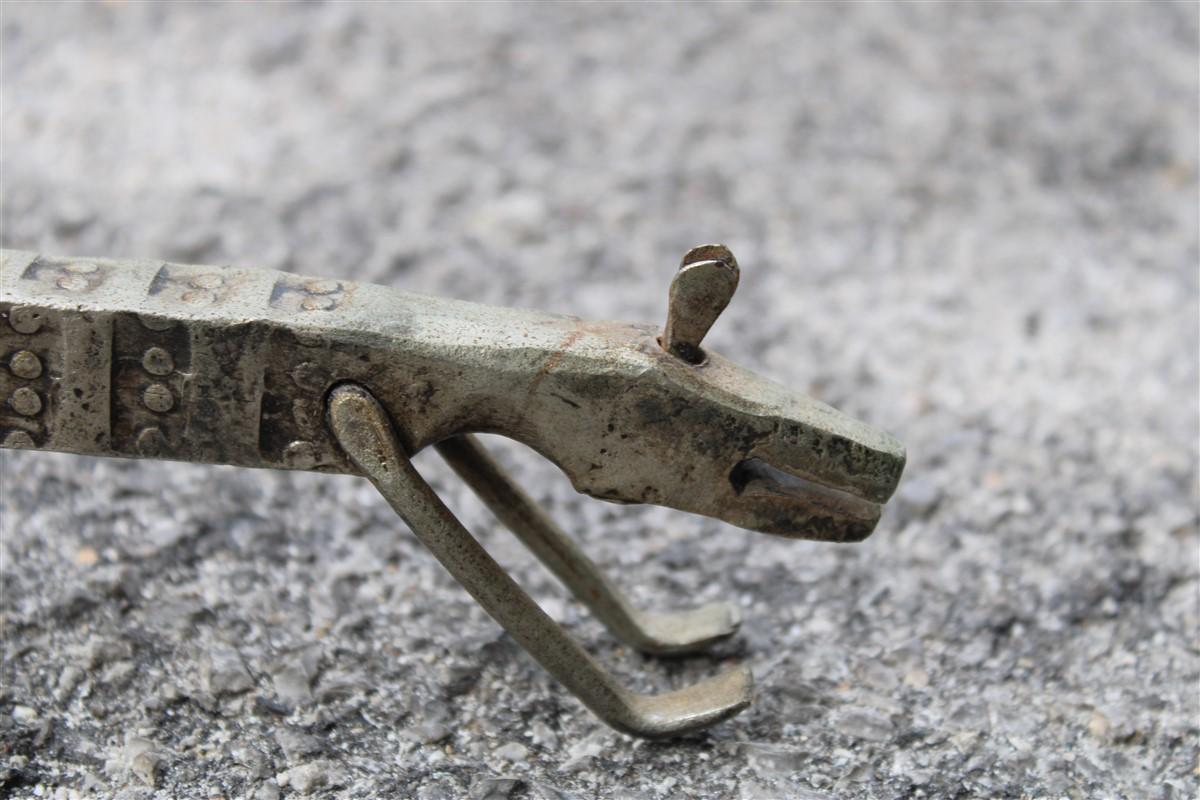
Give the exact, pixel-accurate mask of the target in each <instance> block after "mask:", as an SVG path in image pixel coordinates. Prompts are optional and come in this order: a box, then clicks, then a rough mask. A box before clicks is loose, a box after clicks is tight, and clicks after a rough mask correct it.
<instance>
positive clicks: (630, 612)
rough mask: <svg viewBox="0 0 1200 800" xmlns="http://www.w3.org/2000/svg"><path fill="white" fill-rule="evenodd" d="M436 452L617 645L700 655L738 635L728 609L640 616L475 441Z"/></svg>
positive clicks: (445, 444) (450, 443)
mask: <svg viewBox="0 0 1200 800" xmlns="http://www.w3.org/2000/svg"><path fill="white" fill-rule="evenodd" d="M436 447H437V451H438V452H439V453H441V455H442V458H444V459H446V462H447V463H448V464H449V465H450V466H451V467H452V468H453V469H454V471H455V472H456V473H458V475H459V477H461V478H462V479H463V480H464V481H465V482H466V483H467V485H468V486H470V487H471V488H472V489H473V490H474V491H475V493H476V494H477V495H479V498H480V499H481V500H483V502H484V504H485V505H486V506H487V507H488V508H489V509H491V511H492V513H493V514H495V515H496V518H497V519H499V520H500V521H501V522H502V523H504V525H505V526H506V527H507V528H508V529H509V530H511V531H512V532H513V533H514V534H516V536H517V538H519V539H520V540H521V541H522V542H523V543H524V544H525V546H526V547H528V548H529V550H530V551H532V552H533V554H534V555H535V556H537V557H538V559H540V560H541V561H542V563H544V564H545V565H546V567H547V568H548V569H549V570H550V571H551V572H552V573H554V575H555V577H557V578H558V579H559V580H560V581H562V583H563V584H564V585H565V586H566V587H567V589H569V590H570V591H571V593H572V594H574V595H575V597H576V599H578V600H579V601H580V602H581V603H583V604H584V605H585V606H587V607H588V609H590V610H591V612H592V613H593V614H595V615H596V617H597V618H598V619H599V620H600V621H601V622H602V623H604V625H605V626H606V627H607V628H608V629H609V630H610V631H611V632H612V633H613V635H614V636H616V637H617V638H618V639H620V640H621V641H623V642H625V643H626V644H628V645H629V646H630V647H634V648H636V649H638V650H640V651H642V652H643V653H650V654H653V655H677V654H682V653H691V652H695V651H697V650H701V649H703V648H705V647H707V646H708V645H710V644H712V643H713V642H716V641H719V640H721V639H724V638H726V637H728V636H730V635H732V634H733V633H735V632H736V631H737V629H738V626H739V625H741V622H742V616H741V612H740V610H739V609H738V607H737V606H735V605H733V604H731V603H713V604H710V605H706V606H701V607H700V608H694V609H688V610H681V611H665V612H663V611H658V612H656V611H642V610H640V609H638V608H636V607H634V605H633V604H632V603H630V602H629V600H628V599H627V598H626V597H625V595H624V594H623V593H622V592H621V590H620V589H618V588H617V586H616V585H615V584H614V583H613V582H612V581H611V580H609V579H608V578H607V577H606V576H605V575H604V573H603V572H602V571H601V570H600V568H599V567H598V566H596V563H595V562H594V561H592V560H591V559H590V558H588V556H587V554H586V553H584V552H583V550H581V549H580V547H579V545H577V544H576V543H575V542H574V541H573V540H572V539H571V537H570V536H568V535H567V534H566V533H565V532H564V531H563V530H562V528H560V527H558V525H556V524H555V522H554V520H552V519H551V518H550V517H549V516H548V515H547V514H546V512H545V511H543V510H542V509H541V507H539V506H538V504H537V503H536V502H534V500H533V498H531V497H530V496H529V495H527V494H526V493H525V492H524V491H523V490H522V489H521V487H519V486H517V485H516V483H514V482H513V480H512V478H510V477H509V476H508V473H507V472H505V470H504V468H503V467H501V466H500V465H499V464H498V463H497V462H496V460H495V459H494V458H492V456H491V454H490V453H488V451H487V448H486V447H484V446H483V444H482V443H481V442H480V441H479V440H478V439H476V438H475V437H474V436H470V435H466V436H456V437H454V438H452V439H446V440H444V441H442V442H439V443H438V444H437V445H436Z"/></svg>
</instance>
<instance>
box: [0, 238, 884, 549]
mask: <svg viewBox="0 0 1200 800" xmlns="http://www.w3.org/2000/svg"><path fill="white" fill-rule="evenodd" d="M0 269H2V272H0V275H2V280H3V292H2V293H0V314H2V315H4V316H5V317H6V319H5V320H4V322H5V323H6V324H3V325H0V345H2V351H3V354H4V358H5V359H6V360H7V361H8V362H9V364H10V369H8V370H5V371H3V372H0V381H2V383H0V396H3V397H4V398H7V402H6V404H5V406H4V410H3V411H4V413H3V416H0V437H2V439H0V441H3V442H4V444H5V446H9V447H13V446H17V447H34V448H38V449H45V450H62V451H68V452H73V453H83V454H88V455H102V456H129V457H151V458H165V459H176V460H181V461H195V462H204V463H219V464H235V465H240V466H249V467H268V468H280V469H312V470H318V471H325V472H345V473H357V469H356V468H355V467H354V466H353V464H352V463H351V462H350V461H349V460H348V459H347V458H346V456H345V454H344V453H342V452H341V450H340V449H339V448H338V447H337V446H336V445H335V443H334V442H333V439H332V437H331V436H330V433H329V431H328V428H327V426H326V425H325V423H324V419H323V414H324V411H323V408H324V400H325V395H326V394H327V393H328V391H329V389H330V388H331V387H332V386H333V385H335V384H336V383H338V382H341V381H353V382H356V383H358V384H360V385H362V386H365V387H368V388H369V389H370V391H371V392H372V393H373V394H374V395H375V397H376V398H377V399H378V400H379V402H380V403H381V404H382V405H383V407H384V408H385V409H387V411H388V412H389V413H390V414H392V415H393V416H394V417H395V418H402V419H404V420H406V422H407V425H406V427H405V429H404V430H403V431H401V432H400V437H401V444H402V445H403V446H404V447H405V448H406V450H407V451H408V452H409V453H410V454H411V453H413V452H416V451H417V450H420V449H422V448H423V447H425V446H427V445H430V444H433V443H435V442H437V441H439V440H441V439H444V438H447V437H450V436H453V435H455V434H461V433H467V432H473V431H474V432H480V431H482V432H495V433H500V434H504V435H506V436H510V437H512V438H514V439H518V440H520V441H522V442H524V443H525V444H527V445H529V446H530V447H532V448H534V449H535V450H537V451H538V452H540V453H542V454H543V455H545V456H546V457H548V458H549V459H550V460H552V461H553V462H554V463H555V464H557V465H558V466H559V467H560V468H561V469H562V470H563V471H564V472H566V474H567V475H568V476H570V478H571V481H572V483H573V484H574V486H575V488H576V489H577V490H579V491H581V492H584V493H586V494H589V495H592V496H594V497H598V498H601V499H607V500H615V501H619V502H645V503H654V504H659V505H667V506H671V507H674V508H679V509H682V510H685V511H693V512H696V513H700V514H705V515H708V516H714V517H718V518H721V519H726V520H728V521H730V522H732V523H734V524H736V525H740V526H742V527H746V528H751V529H754V530H761V531H766V532H769V533H778V534H783V535H789V536H801V537H804V538H814V539H825V540H832V541H853V540H857V539H861V538H863V537H864V536H866V535H867V534H869V533H870V531H871V530H872V529H873V528H874V525H875V522H876V520H877V519H878V511H879V504H880V503H882V502H883V501H885V500H886V499H887V498H888V496H889V495H890V494H891V492H892V489H893V488H894V487H895V484H896V482H897V480H898V479H899V476H900V471H901V470H902V468H903V464H904V451H903V448H902V447H901V446H900V445H899V443H897V442H896V441H895V440H894V439H892V438H891V437H889V436H887V435H886V434H883V433H880V432H878V431H876V430H874V429H872V428H870V427H868V426H866V425H864V424H862V423H860V422H858V421H857V420H854V419H852V418H850V417H847V416H845V415H843V414H840V413H838V412H837V411H835V410H833V409H831V408H829V407H828V406H826V405H824V404H822V403H819V402H817V401H815V400H811V399H809V398H805V397H802V396H798V395H794V394H792V393H790V392H788V391H787V390H785V389H783V388H782V387H780V386H777V385H775V384H772V383H770V382H768V381H765V380H763V379H761V378H759V377H758V376H756V375H754V374H753V373H751V372H749V371H747V370H744V369H742V368H741V367H738V366H737V365H735V364H732V363H730V362H728V361H725V360H724V359H721V358H720V357H719V356H716V355H714V354H711V353H709V354H706V356H707V357H706V361H705V362H704V363H703V364H700V365H696V364H692V363H689V362H688V361H685V360H683V359H680V358H676V357H674V356H672V355H671V354H670V353H668V352H666V351H664V350H663V349H662V347H660V346H659V344H658V341H657V333H658V331H657V329H656V328H654V327H652V326H640V325H629V324H623V323H608V322H603V323H587V322H583V321H581V320H579V319H577V318H574V317H566V316H559V315H553V314H546V313H541V312H534V311H519V310H512V309H504V308H494V307H489V306H480V305H477V304H473V303H464V302H459V301H453V300H445V299H441V298H433V297H425V296H421V295H414V294H409V293H405V292H400V291H397V290H394V289H387V288H384V287H378V286H361V285H356V284H353V283H349V282H345V281H334V280H324V279H313V278H304V277H301V276H297V275H290V274H287V273H281V272H270V271H265V270H249V269H233V268H221V267H198V266H184V265H178V264H166V263H163V262H154V261H133V262H116V261H108V260H103V259H86V260H71V259H52V258H46V257H42V256H37V255H35V254H33V253H23V252H14V251H3V265H2V267H0ZM17 353H22V354H28V355H22V356H21V357H20V358H19V359H18V362H20V361H21V360H28V361H29V363H30V364H32V363H33V359H36V361H37V362H38V363H39V364H40V365H41V370H40V373H39V374H38V375H37V376H36V377H32V378H22V377H21V376H20V374H19V373H18V372H17V370H16V369H14V368H13V366H12V359H13V358H14V357H15V356H16V354H17ZM22 398H24V399H22ZM776 470H782V471H783V472H785V473H787V476H788V478H781V476H780V475H779V473H778V472H777V471H776ZM791 478H794V479H798V480H800V481H803V483H802V484H801V483H795V481H792V483H794V484H795V485H793V486H788V485H785V484H787V483H788V479H791ZM797 493H801V494H806V495H807V497H806V499H807V503H806V504H804V505H801V504H797V503H794V502H791V500H792V499H795V495H796V494H797Z"/></svg>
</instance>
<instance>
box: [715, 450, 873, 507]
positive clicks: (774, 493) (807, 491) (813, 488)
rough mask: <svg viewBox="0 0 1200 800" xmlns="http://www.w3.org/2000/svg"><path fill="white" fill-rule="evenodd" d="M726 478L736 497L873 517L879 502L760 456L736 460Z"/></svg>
mask: <svg viewBox="0 0 1200 800" xmlns="http://www.w3.org/2000/svg"><path fill="white" fill-rule="evenodd" d="M729 482H730V483H731V484H732V485H733V490H734V491H735V492H737V494H738V496H739V497H761V498H769V499H788V500H794V501H796V502H797V503H799V504H802V505H803V507H804V508H805V510H807V511H809V512H810V513H812V512H819V513H826V514H831V515H834V516H838V517H850V518H853V519H861V520H864V521H873V520H876V519H878V517H879V506H878V504H876V503H872V502H871V501H870V500H864V499H862V498H861V497H857V496H855V495H852V494H850V493H849V492H846V491H842V490H841V489H834V488H833V487H830V486H823V485H822V484H819V483H816V482H815V481H811V480H809V479H807V478H801V477H800V476H799V475H793V474H792V473H790V472H785V471H784V470H781V469H779V468H778V467H776V466H773V465H772V464H769V463H768V462H766V461H763V460H762V459H761V458H747V459H745V460H744V461H739V462H738V463H737V464H736V465H735V466H734V468H733V469H732V470H731V471H730V473H729Z"/></svg>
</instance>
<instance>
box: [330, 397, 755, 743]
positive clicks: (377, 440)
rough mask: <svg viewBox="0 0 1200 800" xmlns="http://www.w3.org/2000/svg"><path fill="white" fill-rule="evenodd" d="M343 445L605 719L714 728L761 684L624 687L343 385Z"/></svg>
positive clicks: (439, 552) (377, 412)
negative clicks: (643, 690)
mask: <svg viewBox="0 0 1200 800" xmlns="http://www.w3.org/2000/svg"><path fill="white" fill-rule="evenodd" d="M328 414H329V424H330V427H331V428H332V430H333V433H334V435H335V437H336V438H337V440H338V443H339V444H340V445H341V447H342V448H343V449H344V450H345V451H346V453H347V455H349V457H350V458H351V459H352V460H353V461H354V463H355V464H356V465H357V466H358V468H359V469H360V470H362V472H363V474H364V475H366V476H367V478H368V479H369V480H370V481H371V482H372V483H373V484H374V485H375V487H376V488H377V489H378V490H379V492H380V493H381V494H382V495H383V496H384V498H385V499H386V500H387V501H388V503H389V504H390V505H391V506H392V508H393V509H394V510H395V511H396V513H397V514H399V515H400V517H401V518H403V519H404V521H405V522H406V523H408V525H409V527H410V528H412V530H413V532H414V533H415V534H416V535H417V537H418V538H419V539H420V540H421V541H422V542H423V543H424V544H425V546H426V547H428V548H429V550H430V551H431V552H432V553H433V554H434V556H435V557H436V558H437V559H438V560H439V561H441V562H442V564H443V565H444V566H445V567H446V569H447V570H449V572H450V574H451V575H453V576H454V577H455V578H456V579H457V580H458V582H459V583H461V584H462V585H463V587H464V588H465V589H466V590H467V591H468V592H470V594H471V596H472V597H474V598H475V599H476V600H477V601H478V602H479V604H480V605H482V606H483V607H484V609H485V610H486V611H487V612H488V613H489V614H490V615H491V616H492V617H493V618H494V619H495V620H496V621H497V622H498V623H500V625H501V626H503V627H504V629H505V630H507V631H508V632H509V633H510V634H511V635H512V637H513V638H514V639H516V640H517V642H518V643H520V644H521V646H522V647H524V648H525V649H526V650H527V651H528V652H529V653H530V654H531V655H532V656H533V657H534V658H536V659H537V660H538V662H539V663H541V665H542V666H543V667H545V668H546V670H547V671H548V672H550V674H551V675H553V676H554V677H555V678H557V679H558V680H559V682H561V683H562V684H563V685H564V686H566V687H567V688H568V689H569V690H570V691H572V692H573V693H574V694H575V695H576V696H577V697H578V698H579V699H580V700H581V701H582V702H583V704H584V705H586V706H587V707H588V708H589V709H591V710H592V711H593V712H594V713H595V714H596V715H597V716H598V717H600V718H601V719H602V720H604V721H605V722H606V723H608V724H609V725H611V726H612V727H614V728H616V729H617V730H620V731H623V732H625V733H629V734H633V735H635V736H643V737H647V738H665V737H670V736H676V735H679V734H683V733H688V732H690V731H695V730H699V729H701V728H705V727H708V726H709V725H712V724H714V723H717V722H720V721H721V720H724V719H727V718H729V717H731V716H733V715H734V714H736V713H738V712H739V711H741V710H742V709H744V708H745V707H746V706H748V705H749V704H750V699H751V693H752V689H753V678H752V676H751V674H750V671H749V670H748V669H745V668H739V669H734V670H731V671H729V672H725V673H723V674H720V675H717V676H715V677H713V678H710V679H708V680H705V681H701V682H700V683H697V684H694V685H692V686H689V687H686V688H684V689H679V690H677V691H673V692H667V693H664V694H658V695H644V694H638V693H636V692H631V691H629V690H628V689H625V688H624V687H623V686H621V685H620V684H619V683H617V681H616V680H615V679H614V678H613V676H612V675H611V674H610V673H609V672H608V671H607V670H605V669H604V668H603V667H601V666H600V665H599V664H598V663H596V661H594V660H593V659H592V657H591V656H589V655H588V654H587V652H586V651H584V650H583V648H581V647H580V646H579V644H578V643H576V642H575V640H574V639H572V638H571V637H570V636H569V635H567V633H566V632H565V631H564V630H563V629H562V628H561V627H560V626H559V625H558V624H557V623H556V622H555V621H554V620H552V619H551V618H550V617H549V616H547V615H546V613H545V612H544V611H542V609H541V608H540V607H539V606H538V605H537V603H535V602H534V601H533V600H532V599H531V598H530V597H529V595H528V594H526V593H525V592H524V590H522V589H521V587H520V586H518V585H517V584H516V582H515V581H514V580H513V579H512V578H511V577H510V576H509V575H508V573H506V572H505V571H504V570H503V568H501V567H500V565H499V564H497V563H496V562H495V561H494V560H493V559H492V557H491V556H490V555H488V553H487V551H486V550H484V549H483V547H482V546H480V544H479V543H478V542H477V541H476V540H475V538H474V537H473V536H471V534H470V532H468V531H467V530H466V528H464V527H463V526H462V523H460V522H459V521H458V519H457V518H456V517H455V516H454V515H453V514H452V513H451V512H450V510H449V509H448V508H446V506H445V504H444V503H442V501H441V499H440V498H439V497H438V496H437V494H436V493H435V492H434V491H433V489H432V487H430V486H429V484H428V483H427V482H426V481H425V480H424V479H423V478H422V477H421V475H420V473H418V472H417V470H416V468H415V467H414V466H413V465H412V462H411V461H410V460H409V458H408V456H407V455H406V454H405V453H404V451H403V450H402V449H401V447H400V444H399V442H398V441H397V439H396V435H395V431H394V430H393V429H392V423H391V420H390V419H389V418H388V415H387V413H386V412H385V411H384V410H383V408H382V407H381V406H380V405H379V404H378V403H377V402H376V401H375V399H374V398H373V397H372V396H371V395H370V393H368V392H367V391H366V390H365V389H363V388H361V387H359V386H355V385H352V384H346V385H342V386H339V387H337V388H336V389H334V390H333V392H331V393H330V396H329V402H328Z"/></svg>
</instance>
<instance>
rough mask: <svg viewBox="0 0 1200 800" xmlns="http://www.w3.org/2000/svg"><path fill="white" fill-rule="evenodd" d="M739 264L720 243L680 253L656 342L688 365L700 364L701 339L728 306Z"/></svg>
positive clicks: (736, 279)
mask: <svg viewBox="0 0 1200 800" xmlns="http://www.w3.org/2000/svg"><path fill="white" fill-rule="evenodd" d="M738 275H739V272H738V263H737V259H735V258H734V257H733V253H731V252H729V248H728V247H726V246H725V245H723V244H702V245H700V246H699V247H693V248H692V249H691V250H689V251H687V253H686V254H685V255H684V256H683V263H681V264H680V265H679V272H677V273H675V279H674V280H673V281H671V292H670V297H669V300H668V305H667V326H666V328H665V329H664V330H663V335H662V338H660V339H659V343H660V344H661V345H662V346H663V349H664V350H666V351H667V352H669V353H671V354H672V355H675V356H678V357H679V358H682V359H683V360H684V361H686V362H688V363H689V364H703V363H704V359H705V355H704V351H703V350H702V349H700V342H701V341H702V340H703V339H704V336H705V335H706V334H707V333H708V329H709V328H711V327H712V325H713V323H714V322H716V321H717V317H719V316H720V315H721V312H722V311H724V310H725V306H727V305H729V301H730V299H731V298H732V297H733V293H734V291H735V290H736V289H737V285H738Z"/></svg>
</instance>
